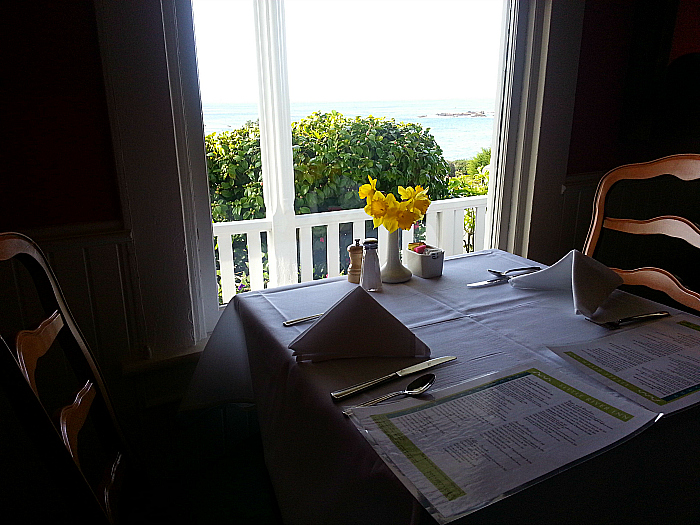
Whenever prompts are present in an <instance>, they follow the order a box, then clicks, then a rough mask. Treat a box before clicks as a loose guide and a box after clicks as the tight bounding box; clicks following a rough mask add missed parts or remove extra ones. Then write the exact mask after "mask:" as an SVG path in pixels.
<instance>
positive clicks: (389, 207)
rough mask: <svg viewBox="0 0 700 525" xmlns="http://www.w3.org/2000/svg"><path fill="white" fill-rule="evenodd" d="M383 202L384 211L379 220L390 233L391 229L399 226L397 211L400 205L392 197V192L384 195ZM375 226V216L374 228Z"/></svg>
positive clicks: (394, 229) (375, 220)
mask: <svg viewBox="0 0 700 525" xmlns="http://www.w3.org/2000/svg"><path fill="white" fill-rule="evenodd" d="M385 202H386V213H385V214H384V216H383V217H382V218H381V220H380V221H379V222H380V223H381V224H383V225H384V227H385V228H386V230H387V231H388V232H389V233H391V232H393V231H396V230H397V229H398V227H399V220H398V211H399V208H400V206H401V205H400V204H399V202H398V201H397V200H396V197H394V194H393V193H390V194H389V195H387V196H386V200H385ZM377 226H378V224H377V219H376V218H375V219H374V227H375V228H376V227H377Z"/></svg>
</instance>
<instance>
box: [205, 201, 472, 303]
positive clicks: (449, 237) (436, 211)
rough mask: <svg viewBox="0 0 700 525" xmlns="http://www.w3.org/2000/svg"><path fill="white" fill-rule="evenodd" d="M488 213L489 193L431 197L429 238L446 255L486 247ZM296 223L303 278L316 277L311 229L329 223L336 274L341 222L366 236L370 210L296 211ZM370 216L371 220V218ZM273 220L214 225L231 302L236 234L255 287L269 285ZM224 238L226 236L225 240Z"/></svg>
mask: <svg viewBox="0 0 700 525" xmlns="http://www.w3.org/2000/svg"><path fill="white" fill-rule="evenodd" d="M465 213H471V214H473V215H472V216H473V217H474V228H473V231H465V227H464V223H465V220H464V218H465ZM485 217H486V195H480V196H476V197H461V198H458V199H446V200H439V201H433V202H432V203H431V204H430V208H428V213H427V214H426V216H425V242H426V243H427V244H431V245H433V246H439V247H440V248H442V249H443V250H445V255H456V254H460V253H464V252H466V251H470V250H481V249H483V248H484V237H485V227H484V220H485ZM294 220H295V226H296V228H297V232H298V242H297V250H298V252H297V257H298V260H299V264H300V272H299V273H300V275H301V282H305V281H311V280H313V246H312V241H313V238H312V228H314V227H316V226H325V227H326V233H325V235H324V239H325V246H326V250H325V251H326V264H327V268H328V276H329V277H335V276H338V275H340V271H341V257H340V254H341V251H340V248H341V246H340V239H341V234H340V225H341V224H352V238H353V239H363V238H364V237H365V236H366V235H365V227H366V221H367V220H368V216H367V214H366V213H365V212H364V210H363V209H361V208H360V209H355V210H342V211H331V212H323V213H311V214H307V215H295V218H294ZM369 220H371V219H369ZM271 230H272V222H271V221H270V220H268V219H255V220H249V221H235V222H217V223H214V236H215V237H216V239H217V244H218V252H219V260H218V263H219V270H220V276H221V281H220V286H221V296H222V298H223V301H224V302H227V301H228V300H229V299H230V298H231V297H233V296H234V295H235V294H236V288H237V284H238V283H240V275H239V278H238V279H237V278H236V272H235V270H234V262H233V261H234V253H233V242H232V236H233V235H245V238H246V242H245V245H246V248H245V249H246V252H247V259H248V279H249V283H250V288H251V289H252V290H260V289H262V288H264V287H265V280H264V276H263V256H264V255H265V254H264V253H263V250H262V241H261V234H262V232H266V233H267V235H268V236H269V235H271V233H272V231H271ZM378 232H379V258H380V261H381V262H383V261H384V258H385V256H384V254H383V250H382V246H386V242H387V236H388V234H387V231H386V229H384V228H379V230H378ZM413 235H414V234H413V230H409V231H404V232H402V235H401V243H402V245H403V247H404V248H406V247H407V246H408V243H409V242H413V240H414V239H413ZM225 239H226V240H225Z"/></svg>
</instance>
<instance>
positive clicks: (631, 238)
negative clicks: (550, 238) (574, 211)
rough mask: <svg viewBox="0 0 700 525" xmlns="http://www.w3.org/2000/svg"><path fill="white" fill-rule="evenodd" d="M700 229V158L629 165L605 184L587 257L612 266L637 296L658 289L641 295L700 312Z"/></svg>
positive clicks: (598, 196) (684, 156) (686, 156)
mask: <svg viewBox="0 0 700 525" xmlns="http://www.w3.org/2000/svg"><path fill="white" fill-rule="evenodd" d="M698 223H700V155H695V154H681V155H672V156H669V157H664V158H661V159H658V160H654V161H651V162H644V163H639V164H629V165H625V166H621V167H618V168H615V169H613V170H612V171H610V172H608V173H607V174H606V175H605V176H604V177H603V178H602V179H601V181H600V183H599V184H598V189H597V190H596V195H595V201H594V209H593V219H592V221H591V226H590V229H589V232H588V237H587V239H586V243H585V246H584V253H585V254H586V255H589V256H591V257H593V258H595V259H596V260H599V261H601V262H602V263H604V264H606V265H607V266H609V267H610V268H612V269H613V270H614V271H615V272H617V273H618V274H619V275H620V276H622V278H623V279H624V283H625V285H628V286H632V287H635V288H633V290H640V289H639V288H637V287H644V288H646V289H647V290H653V291H655V292H653V291H652V292H650V293H645V292H643V291H641V292H640V293H639V295H646V296H647V297H649V298H651V299H655V300H657V301H659V302H664V303H667V304H670V305H671V306H678V307H680V308H681V309H685V310H688V311H692V312H694V313H697V312H699V311H700V293H698V290H700V228H698ZM657 292H661V294H659V293H657ZM633 293H637V292H636V291H634V292H633ZM662 294H664V295H662ZM664 297H665V299H664ZM668 298H670V299H671V300H672V301H668Z"/></svg>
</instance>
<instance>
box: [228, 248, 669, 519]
mask: <svg viewBox="0 0 700 525" xmlns="http://www.w3.org/2000/svg"><path fill="white" fill-rule="evenodd" d="M531 264H535V263H534V262H533V261H528V260H526V259H523V258H521V257H518V256H515V255H512V254H508V253H506V252H502V251H499V250H487V251H482V252H477V253H475V254H469V255H467V256H463V257H458V258H454V259H450V260H447V261H445V266H444V271H443V275H442V277H439V278H436V279H421V278H418V277H413V278H412V279H411V280H410V281H408V282H407V283H404V284H397V285H385V286H384V289H383V291H382V292H381V293H376V294H374V295H373V297H375V298H376V299H377V301H379V302H380V303H381V304H382V305H383V306H384V307H385V308H387V309H388V310H389V311H390V312H391V313H392V314H393V315H394V316H396V317H397V318H398V319H399V320H401V321H402V322H403V323H404V324H405V325H406V326H407V327H409V328H410V329H411V330H412V331H413V332H414V333H415V334H416V335H417V336H418V337H420V339H421V340H423V341H424V342H425V343H426V344H427V345H428V346H429V347H430V348H431V351H432V357H439V356H443V355H456V356H457V357H458V359H457V360H456V361H453V362H451V363H449V364H446V365H442V367H441V368H436V369H435V370H434V372H435V374H436V375H437V380H436V382H435V386H434V387H433V388H434V389H438V388H444V387H447V386H451V385H452V384H455V383H458V382H461V381H465V380H468V379H471V378H474V377H477V376H479V375H482V374H485V373H488V372H491V371H494V370H499V369H503V368H506V367H510V366H513V365H515V364H517V363H519V362H521V361H523V360H528V359H532V358H533V357H534V358H536V359H541V360H545V361H547V362H549V363H553V364H555V365H556V366H567V368H569V369H570V367H569V366H568V365H566V364H565V363H564V362H563V361H561V360H560V359H559V358H558V357H557V356H555V355H554V354H553V353H552V352H551V351H549V350H548V349H547V345H559V344H565V343H573V342H578V341H584V340H591V339H595V338H597V337H601V336H603V335H606V334H607V333H608V331H607V329H605V328H603V327H600V326H598V325H595V324H593V323H590V322H588V321H586V320H585V319H584V318H583V317H582V316H580V315H575V313H574V309H573V303H572V297H571V294H570V293H566V292H551V291H550V292H544V291H537V290H527V289H518V288H514V287H512V286H510V285H508V284H505V285H499V286H491V287H484V288H468V287H467V286H466V285H467V284H468V283H470V282H474V281H479V280H483V279H487V278H489V277H490V274H489V273H488V272H487V269H489V268H491V269H496V270H506V269H509V268H514V267H518V266H527V265H531ZM353 286H357V285H353V284H350V283H348V282H347V280H346V279H344V278H337V279H329V280H324V281H316V282H313V283H305V284H302V285H296V286H289V287H282V288H277V289H271V290H267V291H262V292H250V293H245V294H240V295H238V296H236V297H235V300H234V301H233V305H234V306H235V310H236V313H237V314H238V316H240V320H241V321H242V325H243V327H244V329H245V339H246V345H247V351H248V359H249V362H250V371H251V377H252V384H253V390H254V395H255V402H256V405H257V410H258V417H259V421H260V426H261V433H262V438H263V444H264V451H265V460H266V463H267V466H268V469H269V472H270V476H271V478H272V482H273V485H274V487H275V491H276V495H277V498H278V502H279V505H280V508H281V511H282V515H283V518H284V520H285V522H288V523H300V524H312V523H319V524H335V523H365V524H367V523H382V524H386V523H411V522H418V521H421V522H431V520H432V518H430V517H429V516H428V515H427V513H424V512H423V511H422V509H420V508H417V505H416V502H415V500H414V499H413V497H412V496H411V495H410V494H409V492H408V491H407V490H406V489H405V488H404V487H403V485H402V484H401V483H400V482H399V481H398V479H397V478H396V477H395V476H394V474H393V473H392V472H391V471H390V470H389V469H388V467H386V466H385V465H384V463H383V462H382V460H381V459H380V458H379V457H378V456H377V454H376V453H375V452H374V450H373V449H372V447H371V446H370V445H369V444H368V443H367V442H366V441H365V439H364V437H363V436H362V435H360V433H359V432H358V431H357V430H356V429H355V427H354V426H353V425H352V423H351V422H350V421H349V420H348V419H347V418H345V417H344V416H343V415H342V412H341V406H342V405H354V404H357V403H359V402H362V401H364V400H367V399H370V398H373V397H376V396H378V395H381V394H383V393H385V392H390V391H394V390H398V389H399V388H403V387H404V386H405V384H406V383H407V382H408V381H410V379H405V380H402V381H395V382H392V383H388V384H385V385H382V386H379V387H376V388H373V389H372V390H371V391H369V392H366V393H364V394H360V395H357V396H355V397H352V398H348V399H347V401H345V402H343V403H341V404H337V403H334V402H333V401H332V400H331V397H330V395H329V393H330V392H331V391H333V390H337V389H340V388H343V387H346V386H349V385H352V384H355V383H358V382H361V381H364V380H367V379H370V378H373V377H377V376H379V375H385V374H388V373H390V372H393V371H395V370H397V369H399V368H402V367H404V366H408V365H409V364H413V363H415V362H417V361H418V360H417V359H410V358H375V359H338V360H334V361H327V362H321V363H297V362H296V361H295V359H294V358H293V357H292V351H291V350H290V349H289V348H287V346H288V344H289V343H290V342H291V341H292V340H293V339H294V338H295V337H297V335H299V334H300V333H301V332H302V331H303V330H305V329H306V328H308V326H309V325H308V324H302V325H297V326H294V327H283V326H282V321H283V320H285V319H292V318H298V317H303V316H306V315H310V314H315V313H318V312H323V311H324V310H325V309H327V308H328V307H330V306H331V305H333V304H334V303H335V302H336V301H337V300H338V299H340V298H341V297H342V296H343V295H344V294H346V293H347V292H348V291H349V290H351V289H352V287H353ZM608 307H609V309H610V310H611V311H613V312H615V313H619V315H620V317H624V316H625V315H630V314H635V313H640V311H653V310H655V309H658V305H655V304H654V303H651V302H649V301H646V300H644V299H640V298H637V297H634V296H629V295H627V294H623V293H622V292H617V291H616V292H614V294H613V296H612V297H611V300H610V301H609V303H608ZM228 310H229V311H227V313H226V315H229V316H230V315H234V314H233V312H231V311H230V310H231V305H229V307H228ZM226 315H225V316H224V317H223V318H222V321H224V320H225V317H226ZM347 337H348V338H351V339H353V340H355V341H356V342H357V344H362V343H363V341H365V340H370V339H371V338H372V337H373V334H371V333H364V332H363V331H362V327H361V326H358V327H357V330H356V331H354V332H353V333H348V334H347ZM584 377H585V376H584ZM585 380H588V381H592V379H587V378H585ZM604 456H605V455H604ZM584 465H586V463H584ZM581 467H583V465H581V466H578V467H576V469H579V470H580V469H581ZM574 470H575V469H574ZM580 471H585V467H584V468H583V470H580ZM560 476H562V475H561V474H560V475H559V476H557V477H556V478H559V477H560ZM572 479H574V478H573V477H571V476H570V477H569V478H568V480H569V482H570V483H574V484H575V481H572ZM579 488H580V487H579ZM539 490H540V492H541V490H543V489H539ZM562 490H563V489H562ZM524 493H525V494H527V493H530V494H532V501H530V499H529V498H528V496H522V497H520V499H518V500H517V501H516V503H513V504H511V505H515V504H517V505H518V508H520V507H522V505H539V507H538V508H537V509H535V510H532V509H531V511H532V512H533V514H532V515H531V517H532V516H537V515H538V514H537V512H541V513H544V514H543V515H547V514H546V512H545V510H546V509H547V508H548V507H547V505H549V504H551V502H549V503H548V502H546V501H542V499H543V496H542V495H541V494H540V493H539V492H538V491H537V490H534V488H532V489H528V490H526V491H525V492H524ZM521 494H523V493H521ZM589 494H595V491H594V492H589ZM574 496H575V495H572V497H574ZM512 498H515V496H513V497H512ZM512 498H509V499H512ZM559 499H561V498H559ZM506 501H508V500H506ZM579 501H585V499H584V500H581V496H579ZM504 504H505V502H502V503H499V504H496V505H494V506H498V505H501V507H500V508H501V509H505V510H503V511H502V512H506V513H507V512H509V510H508V508H509V507H508V506H507V505H504ZM486 511H488V509H485V511H480V512H479V513H476V514H472V515H471V516H468V518H469V520H468V521H469V522H478V521H479V519H480V518H479V515H480V514H481V515H482V519H484V520H486V521H489V520H492V519H496V518H494V516H495V515H494V514H489V513H488V512H486ZM497 511H498V509H497ZM497 511H496V512H497ZM518 512H520V511H518ZM554 516H556V514H554ZM511 518H512V519H511V521H512V522H513V523H519V522H524V521H530V520H529V519H527V518H526V517H525V516H516V515H513V516H511ZM499 519H500V518H499ZM532 519H535V520H536V519H537V518H534V517H532Z"/></svg>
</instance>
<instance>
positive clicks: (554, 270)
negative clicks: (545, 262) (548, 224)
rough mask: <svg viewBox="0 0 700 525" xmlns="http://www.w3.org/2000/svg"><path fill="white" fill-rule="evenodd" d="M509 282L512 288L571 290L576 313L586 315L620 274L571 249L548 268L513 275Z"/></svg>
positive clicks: (607, 294) (591, 311)
mask: <svg viewBox="0 0 700 525" xmlns="http://www.w3.org/2000/svg"><path fill="white" fill-rule="evenodd" d="M510 284H511V286H514V287H516V288H536V289H540V290H571V291H572V293H573V299H574V310H575V311H576V313H577V314H583V315H585V316H586V317H590V316H591V315H593V312H595V311H596V310H597V309H598V307H599V306H600V305H601V304H603V302H604V301H605V300H606V299H607V298H608V296H609V295H610V294H611V293H612V291H613V290H614V289H615V288H617V287H618V286H620V285H621V284H622V277H620V276H619V275H618V274H616V273H615V272H613V271H612V270H611V269H610V268H608V267H607V266H605V265H604V264H602V263H600V262H598V261H596V260H595V259H592V258H591V257H588V256H586V255H583V254H582V253H581V252H580V251H578V250H571V251H570V252H569V253H567V254H566V255H565V256H564V257H563V258H561V259H560V260H559V261H557V262H556V263H554V264H553V265H552V266H550V267H549V268H545V269H544V270H540V271H539V272H534V273H530V274H526V275H520V276H517V277H513V278H512V279H511V280H510Z"/></svg>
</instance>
